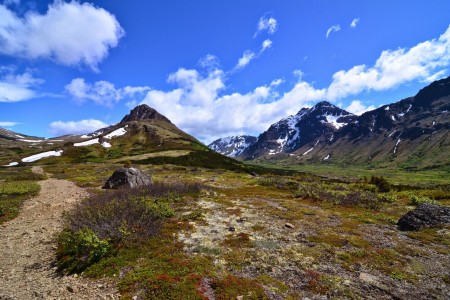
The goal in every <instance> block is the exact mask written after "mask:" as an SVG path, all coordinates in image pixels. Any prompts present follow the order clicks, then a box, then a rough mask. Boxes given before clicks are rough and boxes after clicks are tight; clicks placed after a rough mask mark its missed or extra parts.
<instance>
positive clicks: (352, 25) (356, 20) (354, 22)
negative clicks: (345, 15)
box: [350, 18, 359, 28]
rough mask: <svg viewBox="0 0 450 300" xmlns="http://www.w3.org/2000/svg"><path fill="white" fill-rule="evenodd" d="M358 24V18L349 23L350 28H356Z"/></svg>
mask: <svg viewBox="0 0 450 300" xmlns="http://www.w3.org/2000/svg"><path fill="white" fill-rule="evenodd" d="M358 23H359V18H356V19H353V21H352V22H351V23H350V27H351V28H356V26H357V25H358Z"/></svg>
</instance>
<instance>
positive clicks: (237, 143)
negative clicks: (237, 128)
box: [208, 135, 257, 157]
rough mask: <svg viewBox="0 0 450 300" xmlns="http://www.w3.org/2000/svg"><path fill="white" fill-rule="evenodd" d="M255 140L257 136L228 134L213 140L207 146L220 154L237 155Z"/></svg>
mask: <svg viewBox="0 0 450 300" xmlns="http://www.w3.org/2000/svg"><path fill="white" fill-rule="evenodd" d="M256 141H257V138H256V137H254V136H250V135H239V136H230V137H226V138H220V139H218V140H215V141H214V142H212V143H211V144H209V145H208V148H209V149H212V150H214V151H216V152H217V153H220V154H222V155H226V156H229V157H237V156H239V155H241V154H242V152H244V151H245V150H247V148H248V147H250V146H251V145H253V144H254V143H255V142H256Z"/></svg>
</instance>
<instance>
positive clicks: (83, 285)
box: [0, 166, 120, 300]
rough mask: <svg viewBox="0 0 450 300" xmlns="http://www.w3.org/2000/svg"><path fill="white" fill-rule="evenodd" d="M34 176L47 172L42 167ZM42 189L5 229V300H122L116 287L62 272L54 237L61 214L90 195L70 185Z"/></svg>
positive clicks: (0, 290) (51, 182)
mask: <svg viewBox="0 0 450 300" xmlns="http://www.w3.org/2000/svg"><path fill="white" fill-rule="evenodd" d="M33 171H34V172H36V173H43V170H42V168H40V167H37V166H36V167H33ZM39 184H40V185H41V192H40V194H39V196H37V197H35V198H32V199H30V200H27V201H26V202H25V203H24V205H23V207H22V209H21V212H20V214H19V216H18V217H17V218H16V219H14V220H11V221H9V222H7V223H4V224H2V225H0V241H1V243H0V257H1V260H0V261H1V264H0V300H6V299H8V300H9V299H11V300H12V299H20V300H26V299H119V296H120V295H119V294H118V292H117V290H116V288H115V285H114V284H113V283H112V282H108V281H93V280H89V279H86V278H83V277H79V276H77V275H75V276H63V275H61V274H59V273H57V271H56V267H55V265H54V263H55V249H56V240H55V234H57V233H58V232H60V231H61V229H62V226H63V223H62V215H63V213H64V211H66V210H68V209H70V208H71V207H73V206H74V205H75V204H76V203H77V202H79V201H81V200H82V199H83V198H84V197H86V196H87V195H88V194H87V192H86V191H85V190H84V189H82V188H80V187H78V186H76V185H75V184H74V183H72V182H70V181H67V180H58V179H54V178H49V179H47V180H43V181H40V182H39Z"/></svg>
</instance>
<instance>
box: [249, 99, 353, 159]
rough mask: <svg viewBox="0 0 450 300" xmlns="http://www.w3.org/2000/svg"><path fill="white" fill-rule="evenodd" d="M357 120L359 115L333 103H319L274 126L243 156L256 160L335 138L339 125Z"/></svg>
mask: <svg viewBox="0 0 450 300" xmlns="http://www.w3.org/2000/svg"><path fill="white" fill-rule="evenodd" d="M355 119H356V116H354V115H352V114H351V113H349V112H347V111H345V110H343V109H340V108H338V107H337V106H334V105H333V104H331V103H329V102H326V101H323V102H319V103H318V104H316V105H315V106H313V107H312V108H302V109H301V110H300V111H299V112H298V113H297V114H296V115H294V116H289V117H287V118H285V119H282V120H280V121H279V122H277V123H275V124H273V125H272V126H270V128H269V129H268V130H267V131H265V132H264V133H262V134H261V135H260V136H259V137H258V140H257V142H255V143H254V144H253V145H251V146H250V147H248V149H247V150H245V151H244V152H243V153H242V155H241V156H242V157H243V158H244V159H254V158H259V157H265V156H273V155H277V154H280V153H281V154H283V153H292V152H294V151H296V150H297V149H299V148H302V147H304V146H305V145H309V144H315V143H318V142H319V141H320V140H323V139H326V140H332V139H333V136H334V134H335V133H336V132H337V131H338V130H339V128H341V127H343V126H345V125H347V124H348V123H351V122H353V121H354V120H355Z"/></svg>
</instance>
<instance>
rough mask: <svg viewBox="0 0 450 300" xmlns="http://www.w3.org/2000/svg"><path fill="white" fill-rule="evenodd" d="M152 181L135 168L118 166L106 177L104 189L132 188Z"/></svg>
mask: <svg viewBox="0 0 450 300" xmlns="http://www.w3.org/2000/svg"><path fill="white" fill-rule="evenodd" d="M150 183H152V179H151V177H150V176H148V175H147V174H145V173H144V172H142V171H141V170H139V169H136V168H120V169H118V170H117V171H115V172H114V173H113V175H112V176H111V177H110V178H109V179H108V181H107V182H106V183H105V185H104V186H103V187H102V188H104V189H120V188H134V187H138V186H143V185H149V184H150Z"/></svg>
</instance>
